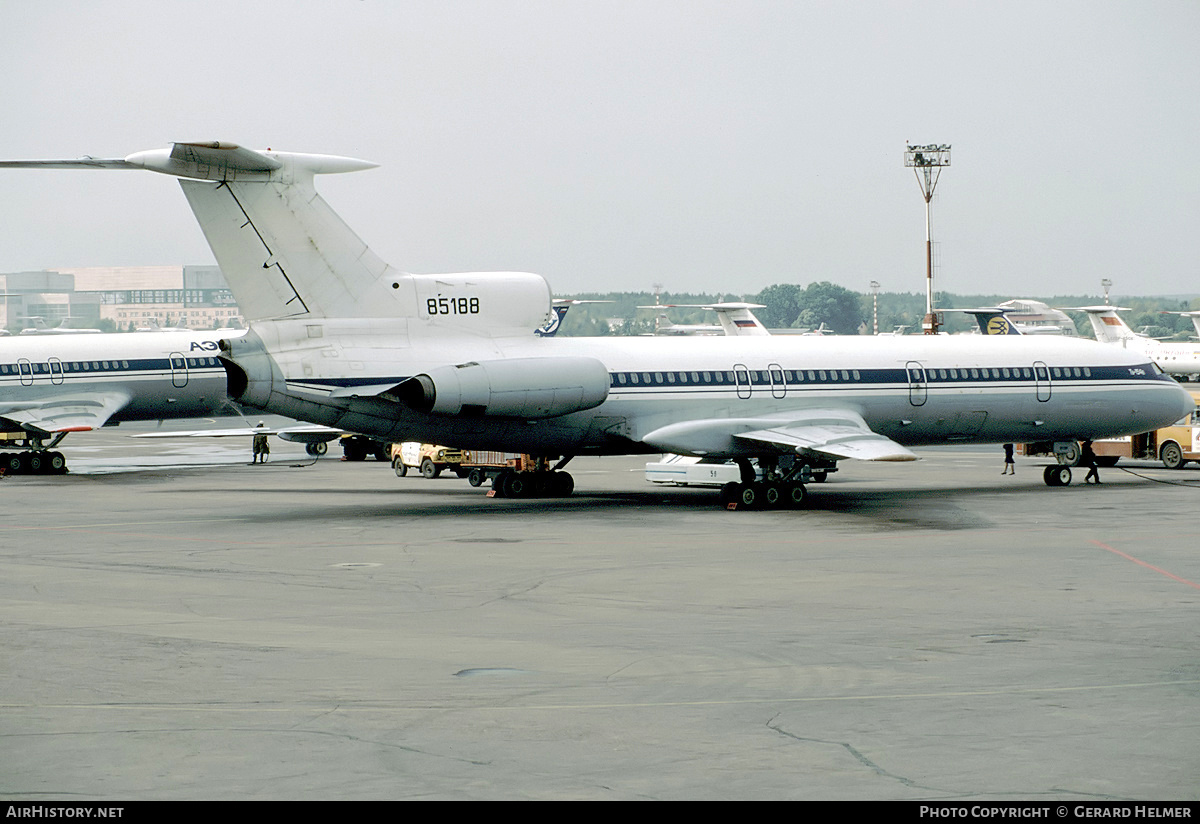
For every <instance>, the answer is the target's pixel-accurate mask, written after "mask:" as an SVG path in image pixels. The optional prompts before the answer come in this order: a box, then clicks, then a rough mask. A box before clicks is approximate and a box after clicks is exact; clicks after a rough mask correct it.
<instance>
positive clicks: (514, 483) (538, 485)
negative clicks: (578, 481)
mask: <svg viewBox="0 0 1200 824" xmlns="http://www.w3.org/2000/svg"><path fill="white" fill-rule="evenodd" d="M468 480H469V481H470V483H471V484H472V485H473V486H478V484H476V483H475V482H474V480H472V479H468ZM482 482H483V480H482V477H481V478H480V481H479V483H482ZM574 491H575V479H574V478H572V477H571V474H570V473H569V472H560V471H558V470H553V471H544V472H514V471H513V470H511V469H505V470H503V471H502V472H500V474H499V475H497V476H496V477H495V478H493V479H492V491H491V492H489V493H488V495H489V496H491V497H493V498H567V497H570V495H571V493H572V492H574Z"/></svg>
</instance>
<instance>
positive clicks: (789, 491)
mask: <svg viewBox="0 0 1200 824" xmlns="http://www.w3.org/2000/svg"><path fill="white" fill-rule="evenodd" d="M785 494H786V497H787V505H788V506H790V507H792V508H793V509H799V508H800V507H802V506H804V503H805V500H806V499H807V498H808V490H807V489H805V488H804V484H788V486H787V488H786V490H785Z"/></svg>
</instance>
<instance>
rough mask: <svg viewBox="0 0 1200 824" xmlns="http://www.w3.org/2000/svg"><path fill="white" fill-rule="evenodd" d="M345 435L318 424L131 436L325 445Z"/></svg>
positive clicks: (343, 432)
mask: <svg viewBox="0 0 1200 824" xmlns="http://www.w3.org/2000/svg"><path fill="white" fill-rule="evenodd" d="M344 434H350V433H347V432H346V430H344V429H334V428H333V427H331V426H322V425H320V424H315V423H313V424H299V425H297V426H280V427H272V426H236V427H233V428H230V429H190V430H182V431H179V430H177V431H173V432H145V433H142V434H139V435H132V436H131V437H134V438H235V437H239V436H240V437H243V438H244V437H249V436H252V435H276V436H278V437H279V438H281V439H283V440H285V441H292V442H293V443H325V442H327V441H332V440H333V439H334V438H338V437H341V436H342V435H344Z"/></svg>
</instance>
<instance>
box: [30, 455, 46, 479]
mask: <svg viewBox="0 0 1200 824" xmlns="http://www.w3.org/2000/svg"><path fill="white" fill-rule="evenodd" d="M43 463H45V462H44V461H43V460H42V453H41V452H30V453H28V455H27V457H26V458H25V465H26V466H27V467H28V468H29V469H28V471H29V474H30V475H40V474H42V464H43Z"/></svg>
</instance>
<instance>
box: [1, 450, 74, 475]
mask: <svg viewBox="0 0 1200 824" xmlns="http://www.w3.org/2000/svg"><path fill="white" fill-rule="evenodd" d="M0 467H3V469H4V472H5V474H8V475H65V474H67V459H66V458H65V457H64V456H63V454H62V453H61V452H54V451H51V450H47V449H36V450H30V451H28V452H15V453H14V452H9V453H5V454H4V456H3V458H0Z"/></svg>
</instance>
